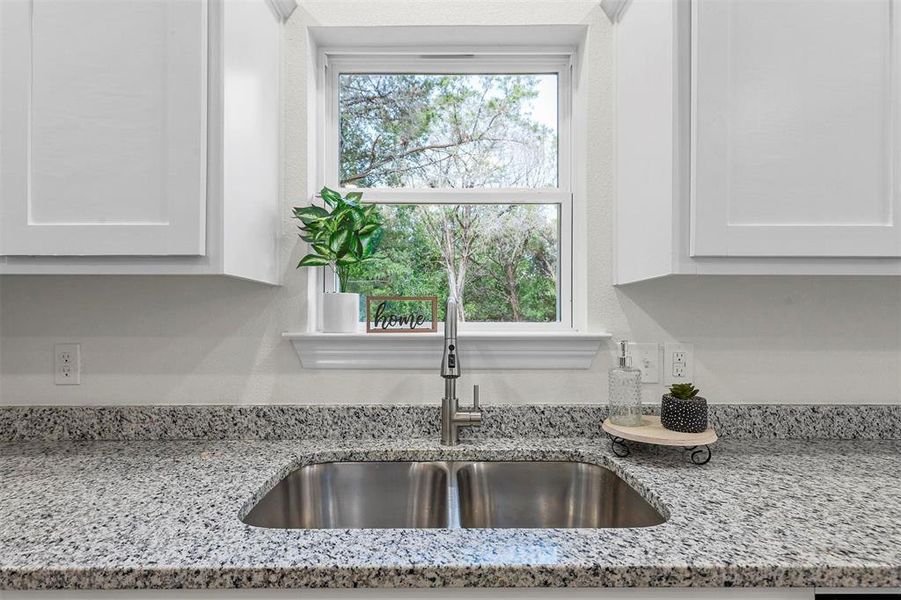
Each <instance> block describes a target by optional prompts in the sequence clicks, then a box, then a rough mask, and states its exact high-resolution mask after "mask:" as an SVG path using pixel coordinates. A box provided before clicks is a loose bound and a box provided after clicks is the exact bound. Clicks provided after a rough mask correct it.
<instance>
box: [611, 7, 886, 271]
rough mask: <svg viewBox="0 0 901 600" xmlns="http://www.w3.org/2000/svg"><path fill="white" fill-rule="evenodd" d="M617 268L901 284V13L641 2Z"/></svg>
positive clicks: (626, 108)
mask: <svg viewBox="0 0 901 600" xmlns="http://www.w3.org/2000/svg"><path fill="white" fill-rule="evenodd" d="M616 27H617V31H616V44H617V52H616V60H617V70H616V79H617V81H616V94H617V101H616V119H617V142H616V148H617V150H616V152H617V182H616V189H617V199H616V201H617V211H616V224H615V228H616V238H617V269H616V281H617V282H618V283H628V282H631V281H639V280H644V279H649V278H653V277H660V276H664V275H670V274H680V273H685V274H698V273H716V274H846V275H852V274H873V275H899V274H901V87H899V85H901V42H899V35H901V1H899V0H817V1H811V0H778V1H769V0H691V1H689V0H679V1H675V2H673V1H671V0H633V2H631V3H630V4H629V6H628V8H627V9H626V11H625V12H624V13H623V14H622V15H621V21H620V22H619V23H618V24H617V25H616Z"/></svg>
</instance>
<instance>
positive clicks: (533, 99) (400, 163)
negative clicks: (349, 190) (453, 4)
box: [339, 73, 557, 188]
mask: <svg viewBox="0 0 901 600" xmlns="http://www.w3.org/2000/svg"><path fill="white" fill-rule="evenodd" d="M339 111H340V129H341V132H340V136H341V138H340V161H339V164H340V167H339V178H340V184H341V185H342V186H343V187H361V188H376V187H413V188H499V187H506V188H553V187H557V75H531V74H529V75H428V74H426V75H422V74H373V73H367V74H341V75H340V76H339Z"/></svg>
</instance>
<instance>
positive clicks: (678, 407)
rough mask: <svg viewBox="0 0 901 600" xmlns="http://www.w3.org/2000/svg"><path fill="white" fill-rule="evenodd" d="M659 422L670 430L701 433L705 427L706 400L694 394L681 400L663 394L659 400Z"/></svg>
mask: <svg viewBox="0 0 901 600" xmlns="http://www.w3.org/2000/svg"><path fill="white" fill-rule="evenodd" d="M660 424H661V425H663V427H664V428H665V429H669V430H670V431H681V432H682V433H701V432H702V431H705V430H706V429H707V400H706V399H704V398H701V397H700V396H695V397H694V398H690V399H688V400H682V399H680V398H676V397H675V396H671V395H669V394H664V395H663V399H662V400H661V402H660Z"/></svg>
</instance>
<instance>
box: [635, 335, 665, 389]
mask: <svg viewBox="0 0 901 600" xmlns="http://www.w3.org/2000/svg"><path fill="white" fill-rule="evenodd" d="M629 356H631V357H632V366H633V367H635V368H636V369H641V382H642V383H657V382H659V381H660V344H636V343H630V344H629Z"/></svg>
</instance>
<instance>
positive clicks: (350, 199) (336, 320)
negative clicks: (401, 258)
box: [294, 187, 382, 333]
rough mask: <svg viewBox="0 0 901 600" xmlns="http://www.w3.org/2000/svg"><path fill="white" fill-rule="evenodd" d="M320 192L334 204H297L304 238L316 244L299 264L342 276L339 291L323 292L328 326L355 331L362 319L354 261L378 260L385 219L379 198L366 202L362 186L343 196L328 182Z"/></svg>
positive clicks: (331, 330)
mask: <svg viewBox="0 0 901 600" xmlns="http://www.w3.org/2000/svg"><path fill="white" fill-rule="evenodd" d="M319 195H320V196H321V197H322V200H323V201H324V202H325V204H326V205H327V206H328V208H329V209H331V210H328V209H326V208H323V207H321V206H305V207H303V208H294V218H296V219H299V220H300V221H301V223H302V225H301V226H300V232H301V233H300V239H302V240H303V241H305V242H306V243H308V244H309V245H310V249H311V250H312V252H311V253H310V254H307V255H306V256H304V257H303V258H301V259H300V262H299V263H297V268H298V269H299V268H301V267H327V268H328V269H329V270H330V272H331V274H332V276H334V277H335V278H336V279H337V283H336V286H335V288H336V289H337V291H336V292H329V293H324V294H322V330H323V331H325V332H329V333H353V332H355V331H357V328H358V326H359V321H360V319H359V314H360V312H359V311H360V295H359V294H352V293H348V291H347V285H348V283H349V279H350V278H349V273H350V270H351V269H352V268H353V267H354V266H356V265H360V264H363V263H366V262H369V261H372V260H375V258H376V257H375V252H376V250H377V249H378V246H379V242H380V241H381V239H382V220H381V216H380V215H379V211H378V207H377V206H376V205H375V204H363V203H362V202H361V200H362V197H363V194H362V193H361V192H348V193H347V195H346V196H344V197H342V196H341V194H339V193H338V192H336V191H335V190H332V189H329V188H327V187H324V188H322V191H320V192H319ZM328 272H329V271H327V273H328Z"/></svg>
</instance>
